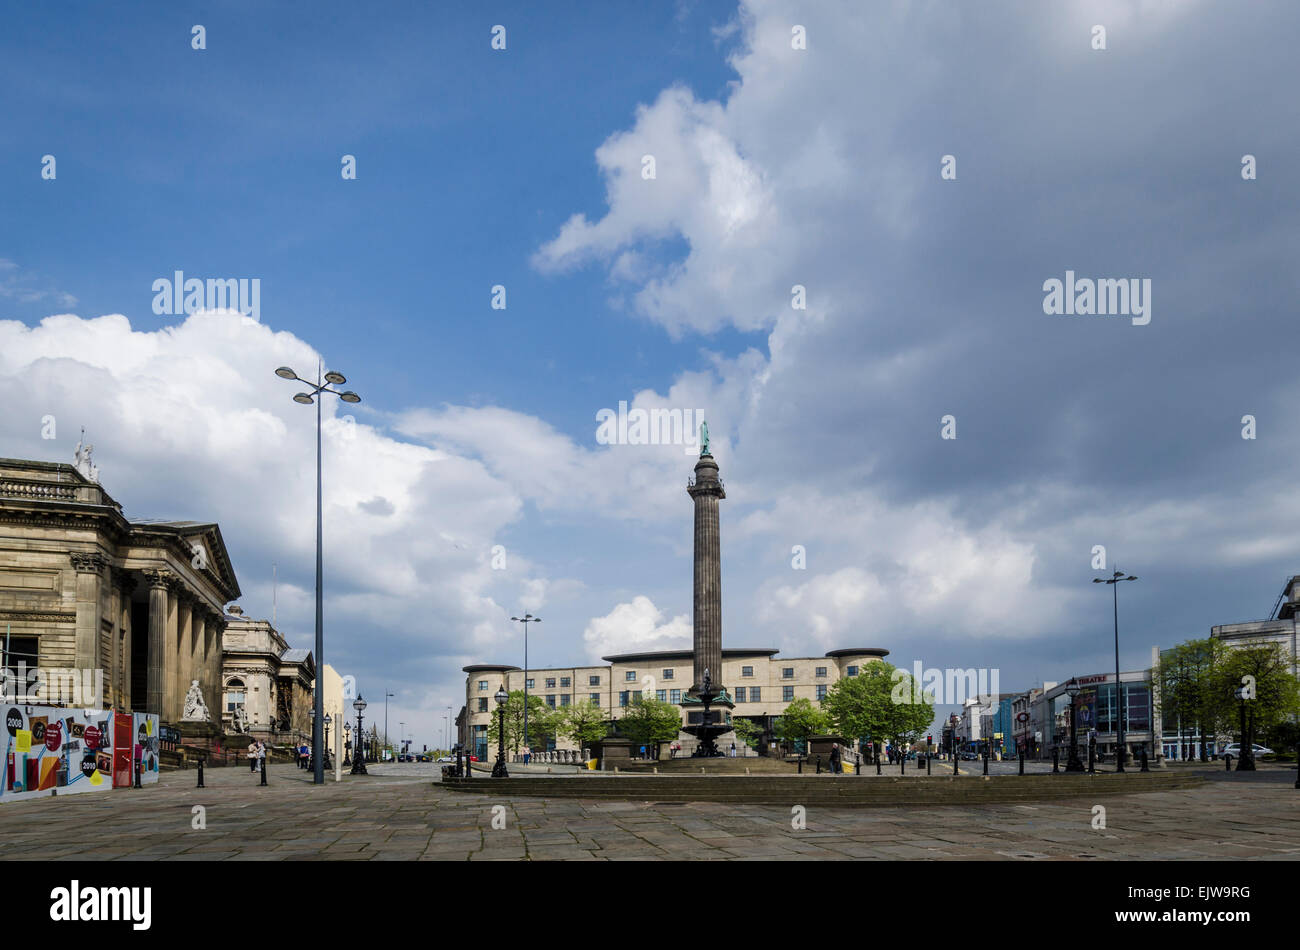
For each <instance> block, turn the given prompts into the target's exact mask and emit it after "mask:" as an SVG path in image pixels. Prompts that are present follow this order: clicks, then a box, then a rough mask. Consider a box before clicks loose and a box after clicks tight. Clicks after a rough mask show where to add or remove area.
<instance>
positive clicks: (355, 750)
mask: <svg viewBox="0 0 1300 950" xmlns="http://www.w3.org/2000/svg"><path fill="white" fill-rule="evenodd" d="M352 708H353V709H355V710H356V711H357V731H356V732H354V733H353V735H354V736H356V738H357V741H356V742H354V743H353V744H352V774H353V775H367V774H369V773H368V772H366V754H365V751H364V750H363V749H362V744H363V743H364V742H365V733H363V732H362V731H361V713H362V712H363V711H364V710H365V708H366V701H365V700H364V699H362V698H361V694H359V693H358V694H357V700H356V702H354V703H353V704H352Z"/></svg>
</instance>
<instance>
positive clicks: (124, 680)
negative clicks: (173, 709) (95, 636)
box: [111, 571, 144, 712]
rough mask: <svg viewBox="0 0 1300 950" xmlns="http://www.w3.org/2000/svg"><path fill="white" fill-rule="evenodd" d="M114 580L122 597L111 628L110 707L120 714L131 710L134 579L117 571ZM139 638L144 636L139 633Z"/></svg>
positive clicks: (135, 582) (142, 633) (123, 572)
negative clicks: (112, 668)
mask: <svg viewBox="0 0 1300 950" xmlns="http://www.w3.org/2000/svg"><path fill="white" fill-rule="evenodd" d="M115 579H116V581H117V584H118V586H119V587H120V588H121V591H122V596H121V599H120V600H119V602H118V614H117V618H116V622H115V624H114V627H113V639H114V643H115V645H114V649H115V651H116V666H115V668H114V672H113V675H114V680H113V698H112V701H111V702H112V706H113V708H114V709H116V710H118V711H120V712H130V710H131V636H132V633H131V595H132V594H133V593H135V588H136V584H137V583H138V582H137V581H136V579H135V578H134V577H132V576H131V575H130V574H128V573H126V572H125V571H118V572H117V573H116V576H115ZM140 636H144V632H143V631H141V633H140Z"/></svg>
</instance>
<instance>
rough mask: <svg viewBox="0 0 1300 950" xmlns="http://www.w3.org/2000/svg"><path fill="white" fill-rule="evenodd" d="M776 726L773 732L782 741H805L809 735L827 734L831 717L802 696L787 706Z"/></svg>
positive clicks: (792, 742) (778, 718)
mask: <svg viewBox="0 0 1300 950" xmlns="http://www.w3.org/2000/svg"><path fill="white" fill-rule="evenodd" d="M774 726H775V728H774V729H773V732H775V734H776V737H777V738H778V739H780V740H781V741H782V742H789V743H791V744H794V743H804V742H807V741H808V737H809V736H820V735H825V734H826V732H827V731H828V730H829V729H830V728H831V717H830V716H828V715H827V714H826V713H825V711H823V710H821V709H818V708H817V707H816V706H814V705H813V704H812V702H811V700H808V699H804V698H803V697H802V696H801V697H800V698H798V699H796V700H792V701H791V703H790V705H788V706H786V707H785V712H783V713H781V715H780V716H779V717H777V720H776V723H775V724H774Z"/></svg>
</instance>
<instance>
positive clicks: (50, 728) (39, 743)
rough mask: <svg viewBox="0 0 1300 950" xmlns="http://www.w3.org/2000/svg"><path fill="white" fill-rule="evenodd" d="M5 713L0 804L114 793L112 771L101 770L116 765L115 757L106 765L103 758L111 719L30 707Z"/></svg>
mask: <svg viewBox="0 0 1300 950" xmlns="http://www.w3.org/2000/svg"><path fill="white" fill-rule="evenodd" d="M3 708H4V717H5V723H4V725H5V730H4V733H3V734H2V735H0V739H2V740H3V742H4V743H5V750H4V757H3V759H0V802H8V801H20V800H23V799H28V798H39V797H41V796H45V795H53V794H56V793H62V794H70V793H80V792H93V791H103V790H107V789H108V788H111V787H112V781H111V780H112V775H111V771H110V772H106V771H104V770H103V769H102V768H101V767H102V766H108V765H109V763H111V761H112V758H111V754H110V755H108V756H105V757H104V758H103V759H102V760H101V757H100V755H99V752H100V749H101V748H103V747H105V744H106V739H105V736H104V731H105V727H106V725H107V723H108V721H109V719H110V716H111V714H110V713H107V712H104V711H103V710H96V709H64V708H62V707H57V706H30V705H26V704H11V705H5V706H4V707H3ZM90 746H94V748H90ZM108 750H109V752H110V753H111V744H110V745H109V746H108Z"/></svg>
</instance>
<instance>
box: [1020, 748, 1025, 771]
mask: <svg viewBox="0 0 1300 950" xmlns="http://www.w3.org/2000/svg"><path fill="white" fill-rule="evenodd" d="M1020 774H1021V775H1024V774H1025V750H1024V749H1021V750H1020Z"/></svg>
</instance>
